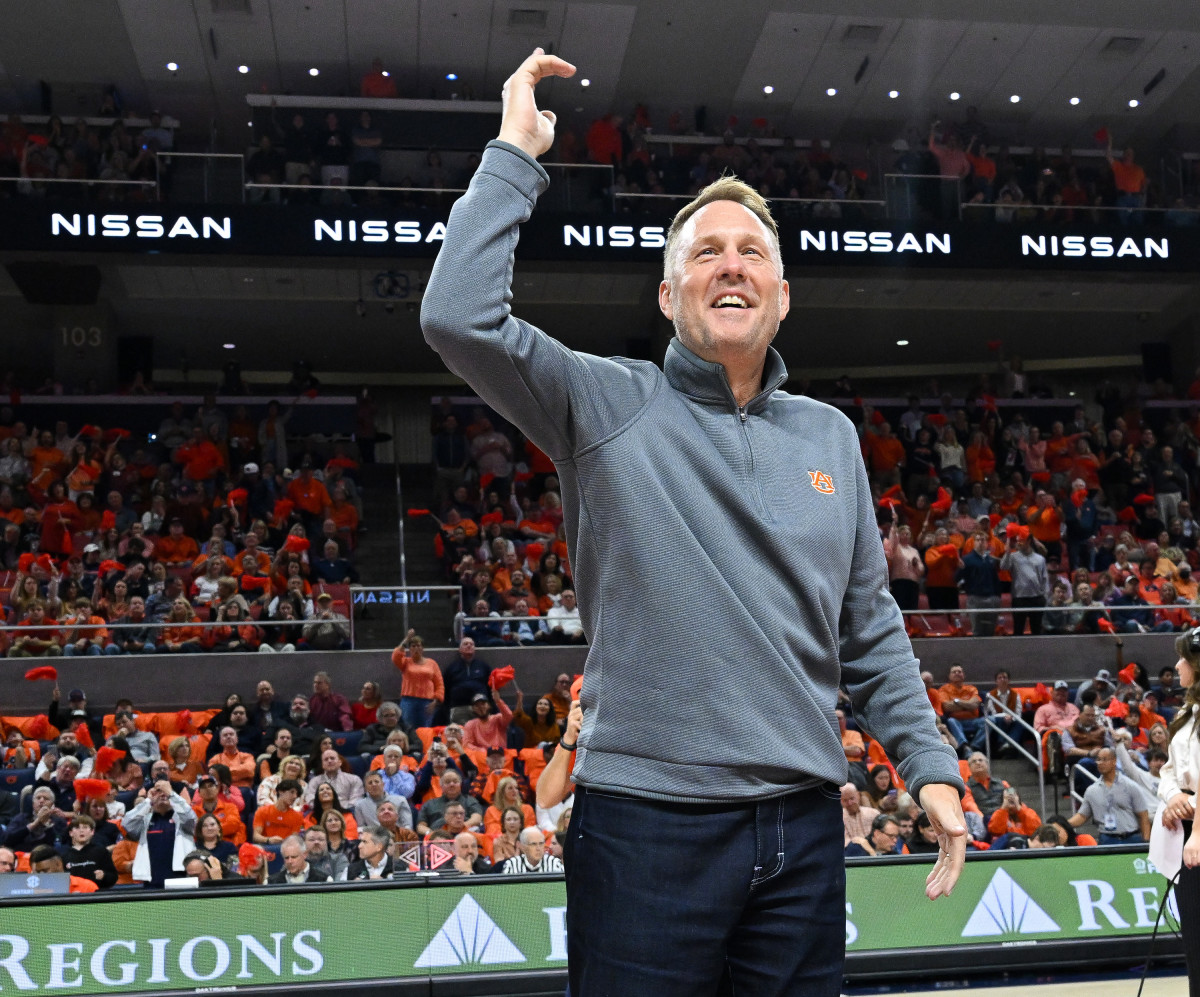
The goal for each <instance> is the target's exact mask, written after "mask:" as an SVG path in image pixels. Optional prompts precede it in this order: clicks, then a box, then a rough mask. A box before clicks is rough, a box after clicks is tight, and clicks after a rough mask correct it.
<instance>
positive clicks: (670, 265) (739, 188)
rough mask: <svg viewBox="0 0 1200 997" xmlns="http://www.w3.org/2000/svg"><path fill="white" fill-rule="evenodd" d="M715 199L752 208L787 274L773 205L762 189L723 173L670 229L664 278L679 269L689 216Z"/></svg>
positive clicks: (701, 193)
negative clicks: (680, 250)
mask: <svg viewBox="0 0 1200 997" xmlns="http://www.w3.org/2000/svg"><path fill="white" fill-rule="evenodd" d="M713 201H733V202H734V203H736V204H740V205H741V206H742V207H743V208H745V209H746V210H747V211H749V212H750V213H751V214H752V215H754V217H755V218H757V219H758V220H759V221H760V222H762V223H763V225H765V226H766V228H767V231H768V232H769V233H770V236H771V248H772V249H773V250H774V253H775V264H776V266H777V267H778V268H779V274H780V276H781V277H782V276H783V253H782V252H781V251H780V248H779V226H778V225H776V224H775V219H774V218H772V217H771V208H770V206H769V205H768V204H767V201H766V198H764V197H763V196H762V195H761V194H760V193H759V192H758V191H756V190H755V189H754V188H753V187H751V186H750V185H749V184H748V183H746V182H745V181H743V180H739V179H738V178H737V177H735V176H723V177H720V178H719V179H717V180H714V181H713V182H712V183H710V184H709V185H708V186H707V187H705V188H704V189H703V190H702V191H700V193H699V194H697V195H696V196H695V197H694V198H693V199H692V200H691V201H689V202H688V203H687V204H685V205H684V206H683V207H682V208H680V209H679V211H678V213H677V214H676V215H675V218H674V220H673V221H672V222H671V227H670V228H669V229H668V230H667V244H666V246H665V247H664V248H663V279H664V280H670V279H671V277H672V274H673V273H674V271H675V264H676V257H677V256H678V255H679V236H680V233H681V232H682V231H683V227H684V226H685V225H686V224H687V223H688V219H690V218H691V217H692V215H694V214H695V213H696V212H697V211H699V210H700V209H701V208H703V207H704V206H705V205H706V204H712V203H713Z"/></svg>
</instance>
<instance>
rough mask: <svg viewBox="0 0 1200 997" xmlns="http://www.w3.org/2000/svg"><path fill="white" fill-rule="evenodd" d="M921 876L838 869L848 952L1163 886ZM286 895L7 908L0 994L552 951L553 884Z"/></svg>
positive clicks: (562, 929)
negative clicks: (932, 886) (948, 889)
mask: <svg viewBox="0 0 1200 997" xmlns="http://www.w3.org/2000/svg"><path fill="white" fill-rule="evenodd" d="M928 871H929V865H928V864H927V863H896V864H892V863H881V864H878V865H872V864H870V863H866V864H856V865H853V866H851V867H850V868H848V869H847V894H846V896H847V899H846V947H847V951H848V953H850V955H851V956H852V957H853V956H854V955H855V954H858V953H863V954H869V953H871V952H885V951H892V950H898V949H909V950H912V949H922V948H946V947H962V948H963V952H964V956H965V958H968V959H969V958H970V956H969V953H970V951H971V948H972V947H975V946H988V947H996V946H1008V945H1023V946H1028V945H1037V944H1038V943H1041V942H1063V941H1071V940H1081V939H1113V938H1118V937H1123V936H1137V935H1144V934H1148V933H1149V932H1151V931H1152V930H1153V927H1154V922H1155V918H1156V917H1157V916H1158V905H1159V904H1160V903H1161V901H1162V896H1163V893H1164V890H1165V887H1166V880H1165V879H1164V878H1163V877H1162V876H1161V875H1158V874H1157V872H1155V870H1154V868H1153V866H1152V865H1150V863H1149V862H1148V861H1147V860H1146V858H1145V856H1144V854H1142V853H1129V852H1123V853H1118V854H1111V855H1107V854H1096V853H1091V854H1083V855H1078V854H1077V855H1070V854H1067V853H1056V854H1054V855H1044V856H1034V855H1030V856H1029V857H1028V858H1024V857H1018V856H1013V857H1005V858H992V857H990V856H989V857H988V858H987V859H986V860H979V861H972V862H968V863H967V866H966V869H965V870H964V872H963V876H962V879H961V880H960V882H959V885H958V887H957V889H956V890H955V891H954V894H953V896H951V897H949V898H943V899H941V900H939V901H937V902H936V903H932V904H931V903H930V902H929V901H928V900H926V899H925V895H924V881H925V877H926V875H927V874H928ZM298 899H299V897H298V896H297V894H296V893H295V892H294V891H284V890H271V889H265V890H263V891H262V892H260V893H254V894H252V895H239V896H231V895H222V894H221V893H207V892H205V893H194V894H190V895H187V896H178V895H174V896H159V897H156V898H154V899H143V898H141V897H140V896H139V895H137V894H123V895H120V896H116V895H111V894H110V895H108V896H106V897H103V898H96V899H94V900H81V901H61V900H60V901H58V902H50V903H37V904H30V905H21V906H20V907H19V908H17V907H15V906H14V907H11V908H9V914H10V916H9V917H6V918H5V919H4V922H3V924H2V925H0V991H6V992H8V993H22V994H40V993H51V992H62V991H64V990H66V991H69V992H71V993H78V994H103V993H115V992H120V993H136V992H138V991H147V990H155V991H164V990H167V991H169V990H191V991H195V990H197V989H205V990H214V989H225V988H233V987H246V986H269V987H273V988H278V989H287V990H291V989H296V988H304V987H308V986H318V987H320V986H322V985H324V984H328V983H331V982H350V981H358V982H362V981H370V980H405V979H410V980H412V979H419V978H421V977H425V978H430V977H434V976H437V977H441V976H447V975H453V974H461V973H472V974H479V973H487V972H503V973H519V972H522V971H526V970H546V969H562V968H564V967H565V966H566V962H567V928H566V910H567V908H566V889H565V886H564V884H563V882H562V880H561V879H548V880H545V881H541V882H529V881H516V882H505V881H503V880H487V879H476V880H463V879H458V878H456V879H453V880H444V881H441V882H431V883H428V884H423V883H422V884H409V883H406V884H401V883H395V884H386V885H377V886H372V887H367V888H361V887H357V888H356V887H342V888H337V887H313V888H311V889H309V890H307V891H306V892H305V895H304V898H303V902H302V903H297V902H296V901H297V900H298ZM385 907H386V910H387V915H386V923H387V924H388V925H389V928H388V933H387V944H386V945H373V944H371V945H364V935H363V927H364V925H372V924H374V925H378V924H379V923H380V920H379V918H380V912H381V910H383V909H384V908H385ZM282 910H286V911H287V916H286V917H283V918H281V917H280V913H281V911H282Z"/></svg>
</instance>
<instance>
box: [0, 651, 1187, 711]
mask: <svg viewBox="0 0 1200 997" xmlns="http://www.w3.org/2000/svg"><path fill="white" fill-rule="evenodd" d="M1173 639H1174V638H1173V637H1172V636H1171V635H1170V634H1141V635H1131V636H1127V637H1125V638H1124V641H1125V647H1124V661H1125V663H1126V664H1128V663H1129V662H1131V661H1137V662H1140V663H1141V664H1142V665H1144V666H1145V668H1146V670H1147V671H1148V672H1149V673H1150V675H1151V676H1152V677H1153V676H1156V675H1157V673H1158V670H1159V669H1160V668H1163V667H1164V666H1166V665H1172V664H1174V663H1175V654H1174V651H1173V649H1172V646H1171V645H1172V641H1173ZM914 650H915V651H916V653H917V656H918V657H919V658H920V659H921V667H922V668H927V669H929V670H930V671H932V672H933V674H934V676H935V678H936V679H937V680H938V682H939V684H940V683H941V682H944V681H945V678H946V673H947V672H948V671H949V669H950V666H951V665H952V664H961V665H963V667H964V668H965V669H966V672H967V680H968V681H969V682H972V683H974V684H976V685H979V686H984V687H986V686H990V685H991V680H992V676H993V675H994V674H995V672H996V671H997V670H998V669H1000V668H1007V669H1008V671H1009V672H1010V673H1011V675H1012V679H1013V683H1014V684H1015V685H1032V684H1034V683H1036V682H1044V681H1047V680H1050V679H1055V678H1066V679H1068V680H1069V681H1071V682H1072V683H1075V682H1080V681H1082V680H1083V679H1085V678H1090V677H1091V676H1093V675H1095V673H1096V671H1097V670H1098V669H1100V668H1108V669H1110V670H1112V669H1114V668H1115V667H1116V663H1117V659H1116V646H1115V644H1114V642H1113V638H1112V637H1109V636H1096V637H1085V636H1079V637H997V638H990V639H983V638H978V639H977V638H972V637H944V638H937V639H926V640H920V641H917V642H916V644H915V645H914ZM454 654H455V652H453V651H450V650H443V649H438V650H432V651H430V656H431V657H432V658H434V659H435V660H436V661H438V662H439V663H441V664H442V665H445V664H446V663H447V662H449V661H450V660H452V659H453V657H454ZM480 657H482V658H483V659H484V660H486V661H489V662H491V663H492V664H494V665H512V666H513V667H514V668H515V669H516V673H517V683H518V685H520V686H521V688H522V689H524V690H525V693H526V697H527V699H532V697H536V696H539V695H541V694H542V693H543V692H546V691H547V690H549V689H550V688H552V686H553V685H554V678H555V676H556V675H558V674H559V673H560V672H567V673H568V674H569V675H575V674H577V673H579V672H581V671H583V662H584V658H585V657H586V648H578V647H548V648H541V647H530V648H518V649H511V650H510V649H507V648H506V649H503V650H502V651H499V652H497V651H496V650H486V649H485V650H483V651H480ZM648 660H652V659H651V658H648ZM38 663H39V662H31V661H29V659H24V660H17V659H8V660H5V661H4V662H3V663H2V664H0V667H2V668H3V669H4V672H5V676H4V679H3V681H2V682H0V713H5V714H26V713H37V712H41V711H43V710H45V709H46V705H47V704H48V703H49V701H50V688H51V686H50V683H48V682H23V681H21V676H22V675H23V674H24V672H25V670H26V668H29V667H32V666H33V665H35V664H38ZM53 663H54V665H55V667H56V668H57V669H58V675H59V678H58V682H59V686H60V687H61V689H62V691H63V696H64V698H65V696H66V693H67V692H68V691H69V690H70V689H73V688H76V687H79V688H82V689H83V690H84V691H85V692H86V693H87V694H88V699H89V701H90V703H91V705H93V706H95V707H97V708H104V707H107V706H111V704H113V703H114V702H116V700H117V699H118V698H120V697H122V696H128V697H129V698H130V699H132V700H133V701H134V702H135V703H136V704H137V705H138V707H139V708H141V709H143V710H178V709H183V708H185V707H191V708H204V707H210V706H218V705H220V704H221V702H222V701H223V700H224V697H225V696H226V695H227V694H228V693H230V692H240V693H241V694H242V696H243V697H244V698H247V699H249V698H253V695H254V686H255V684H256V683H257V682H258V680H259V679H264V678H265V679H269V680H270V681H271V683H272V684H273V685H274V686H275V691H276V694H277V695H279V696H281V697H286V696H291V695H292V694H293V693H295V692H298V691H304V692H307V691H310V690H311V688H312V676H313V673H314V672H317V671H320V670H322V669H324V670H325V671H327V672H329V674H330V675H331V676H332V677H333V683H334V688H335V689H336V690H337V691H338V692H341V693H343V694H344V695H345V696H346V697H347V698H349V699H351V700H353V699H355V698H356V697H357V696H358V693H359V689H360V688H361V686H362V683H363V682H365V681H366V680H367V679H372V680H374V681H376V682H379V683H380V684H381V686H382V688H383V692H384V695H385V696H386V697H388V698H393V697H399V695H400V673H399V672H398V671H396V669H395V667H394V666H393V665H392V663H391V660H390V656H389V653H388V652H387V651H340V652H339V651H330V652H310V653H306V654H209V655H184V656H181V657H177V656H173V655H172V656H167V655H153V656H146V657H118V658H59V659H57V660H56V661H54V662H53ZM514 694H515V690H513V688H512V687H511V686H509V687H507V688H506V689H505V698H506V699H508V700H509V701H510V702H511V701H512V699H513V696H514ZM528 705H529V706H532V705H533V704H532V702H529V703H528Z"/></svg>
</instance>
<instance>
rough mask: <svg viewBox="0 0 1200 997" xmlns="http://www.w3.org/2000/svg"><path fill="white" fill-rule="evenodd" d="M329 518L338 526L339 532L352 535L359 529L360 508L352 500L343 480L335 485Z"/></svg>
mask: <svg viewBox="0 0 1200 997" xmlns="http://www.w3.org/2000/svg"><path fill="white" fill-rule="evenodd" d="M322 487H324V486H322ZM329 518H330V519H332V520H333V521H334V522H335V523H336V524H337V528H338V532H339V533H345V534H349V535H351V537H352V535H353V534H354V533H355V532H356V531H357V530H358V509H357V508H355V505H354V503H353V502H351V501H350V495H349V492H347V491H346V486H345V485H344V484H342V483H341V482H338V484H336V485H334V486H333V497H332V500H331V502H330V505H329Z"/></svg>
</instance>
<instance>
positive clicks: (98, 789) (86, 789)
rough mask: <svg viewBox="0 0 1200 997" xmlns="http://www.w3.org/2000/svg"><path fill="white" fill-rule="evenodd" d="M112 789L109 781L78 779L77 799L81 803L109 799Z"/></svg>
mask: <svg viewBox="0 0 1200 997" xmlns="http://www.w3.org/2000/svg"><path fill="white" fill-rule="evenodd" d="M111 788H112V787H111V786H110V785H109V782H108V780H107V779H76V780H75V797H76V799H78V800H79V802H80V803H82V802H83V801H84V800H103V799H107V797H108V792H109V790H110V789H111Z"/></svg>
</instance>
